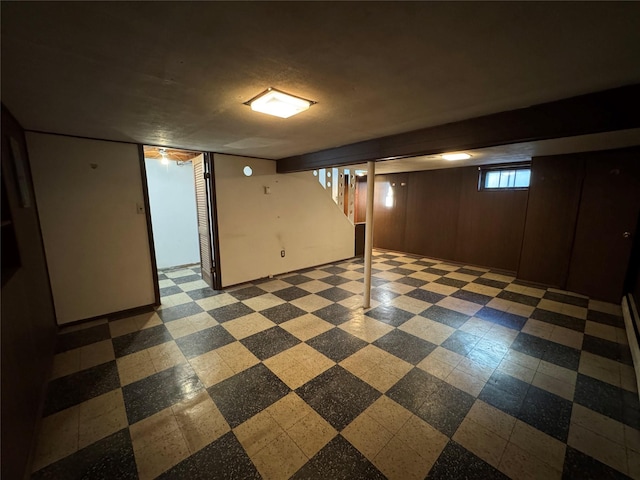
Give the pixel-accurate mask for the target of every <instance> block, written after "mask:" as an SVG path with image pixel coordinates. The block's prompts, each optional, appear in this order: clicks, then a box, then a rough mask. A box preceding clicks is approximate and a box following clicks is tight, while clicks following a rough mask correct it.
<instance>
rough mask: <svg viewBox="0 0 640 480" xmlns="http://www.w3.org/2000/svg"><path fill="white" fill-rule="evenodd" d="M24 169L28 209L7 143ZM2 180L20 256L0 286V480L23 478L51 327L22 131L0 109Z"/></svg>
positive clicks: (52, 339) (46, 279) (46, 371)
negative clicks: (12, 142)
mask: <svg viewBox="0 0 640 480" xmlns="http://www.w3.org/2000/svg"><path fill="white" fill-rule="evenodd" d="M10 138H13V139H14V140H15V141H16V142H17V146H18V149H19V150H20V155H21V156H22V159H23V161H24V162H25V166H26V172H25V173H26V176H27V178H26V182H25V183H26V187H27V190H28V195H29V198H30V206H28V207H25V208H23V206H22V205H21V202H20V201H19V194H18V190H17V188H18V187H17V182H16V178H15V170H14V169H13V166H12V164H11V158H12V153H11V148H10V145H9V141H10V140H9V139H10ZM2 175H3V177H4V180H5V181H4V184H5V186H6V194H7V195H6V198H7V200H8V203H9V206H10V210H11V218H12V221H13V225H14V227H15V236H16V240H17V244H18V248H19V251H20V266H19V267H18V269H17V270H16V271H15V273H13V275H12V276H11V278H10V279H8V280H7V281H6V282H5V279H3V282H2V283H3V286H2V317H1V318H2V321H1V322H2V332H1V337H2V474H1V477H2V478H6V479H14V478H15V479H18V478H24V477H25V475H26V469H27V466H28V461H29V454H30V452H31V450H32V447H33V443H34V440H35V436H36V433H37V432H36V428H37V424H38V419H39V413H40V405H41V403H42V397H43V394H44V386H45V383H46V380H47V376H48V375H49V372H50V369H51V365H52V361H53V348H54V343H55V338H56V332H57V327H56V322H55V318H54V309H53V301H52V297H51V290H50V286H49V277H48V274H47V267H46V262H45V258H44V249H43V246H42V235H41V233H40V224H39V220H38V212H37V209H36V204H35V198H34V193H33V185H32V182H31V176H30V172H29V167H28V158H27V148H26V142H25V137H24V131H23V130H22V127H21V126H20V125H19V124H18V122H17V121H16V120H15V119H14V118H13V116H11V114H10V113H9V112H8V111H6V110H5V108H4V107H3V108H2Z"/></svg>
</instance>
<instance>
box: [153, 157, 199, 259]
mask: <svg viewBox="0 0 640 480" xmlns="http://www.w3.org/2000/svg"><path fill="white" fill-rule="evenodd" d="M145 165H146V169H147V185H148V187H149V204H150V206H151V226H152V228H153V243H154V244H155V247H156V264H157V265H158V268H167V267H175V266H177V265H187V264H190V263H200V247H199V245H198V221H197V213H196V192H195V186H194V179H193V164H192V163H191V162H189V163H185V164H183V165H180V166H178V164H177V162H174V161H170V162H169V164H168V165H162V163H160V160H158V159H149V158H147V159H145Z"/></svg>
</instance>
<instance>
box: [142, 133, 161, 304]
mask: <svg viewBox="0 0 640 480" xmlns="http://www.w3.org/2000/svg"><path fill="white" fill-rule="evenodd" d="M138 157H139V159H140V178H141V180H142V196H143V197H144V216H145V219H146V220H147V236H148V239H149V254H150V255H151V275H152V277H153V292H154V295H155V302H154V304H153V305H154V306H156V307H159V306H160V284H159V283H158V264H157V262H156V244H155V242H154V240H153V228H152V225H151V204H150V203H149V185H148V183H147V167H146V165H145V163H144V145H142V144H141V143H139V144H138Z"/></svg>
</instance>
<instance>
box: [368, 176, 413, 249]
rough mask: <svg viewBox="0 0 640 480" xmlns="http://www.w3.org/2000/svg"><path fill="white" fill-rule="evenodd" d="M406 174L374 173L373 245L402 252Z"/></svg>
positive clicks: (405, 207)
mask: <svg viewBox="0 0 640 480" xmlns="http://www.w3.org/2000/svg"><path fill="white" fill-rule="evenodd" d="M407 178H408V175H407V174H393V175H376V177H375V192H374V206H373V219H374V220H373V245H374V247H376V248H384V249H387V250H395V251H398V252H404V251H406V250H405V241H404V236H405V222H406V217H407V190H408V188H407Z"/></svg>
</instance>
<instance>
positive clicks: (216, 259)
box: [204, 152, 222, 290]
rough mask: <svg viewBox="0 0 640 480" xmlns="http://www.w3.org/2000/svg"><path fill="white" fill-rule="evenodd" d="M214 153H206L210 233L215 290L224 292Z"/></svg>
mask: <svg viewBox="0 0 640 480" xmlns="http://www.w3.org/2000/svg"><path fill="white" fill-rule="evenodd" d="M214 155H215V153H213V152H204V164H205V171H206V172H207V173H208V174H209V175H208V176H207V180H208V181H209V182H208V187H209V188H208V189H207V191H208V192H209V205H208V206H209V233H210V237H211V241H212V245H211V253H212V255H213V271H214V278H213V288H214V289H216V290H222V269H221V268H220V241H219V236H218V203H217V195H216V173H215V168H214V161H213V160H214Z"/></svg>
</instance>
